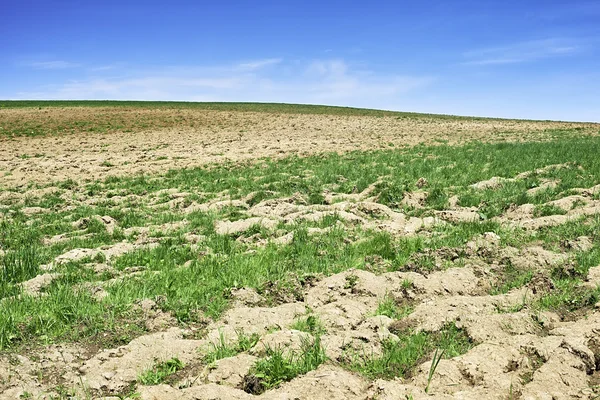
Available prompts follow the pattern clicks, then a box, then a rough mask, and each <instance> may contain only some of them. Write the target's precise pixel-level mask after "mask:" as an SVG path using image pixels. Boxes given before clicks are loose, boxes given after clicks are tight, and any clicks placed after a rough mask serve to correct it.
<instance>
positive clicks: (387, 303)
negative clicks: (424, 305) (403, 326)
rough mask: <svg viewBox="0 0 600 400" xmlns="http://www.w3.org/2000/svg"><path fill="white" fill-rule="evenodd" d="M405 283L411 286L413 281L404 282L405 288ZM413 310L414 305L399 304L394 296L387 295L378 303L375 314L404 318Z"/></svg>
mask: <svg viewBox="0 0 600 400" xmlns="http://www.w3.org/2000/svg"><path fill="white" fill-rule="evenodd" d="M405 285H407V286H409V287H410V285H411V283H410V282H407V283H404V282H403V286H402V287H403V288H404V287H405ZM412 311H413V307H411V306H409V305H407V304H398V301H397V300H396V299H395V298H394V297H393V296H390V295H386V296H385V297H384V298H383V300H382V301H380V302H379V304H378V305H377V310H376V311H375V315H385V316H386V317H389V318H392V319H402V318H404V317H406V316H408V315H409V314H410V313H411V312H412Z"/></svg>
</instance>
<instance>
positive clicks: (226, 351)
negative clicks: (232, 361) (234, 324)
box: [203, 332, 260, 364]
mask: <svg viewBox="0 0 600 400" xmlns="http://www.w3.org/2000/svg"><path fill="white" fill-rule="evenodd" d="M237 334H238V336H237V341H236V342H235V343H233V344H227V342H226V340H225V338H224V336H223V334H222V333H220V335H219V342H218V343H216V344H215V343H211V346H212V349H211V350H210V351H209V352H208V353H207V354H206V355H205V356H204V358H203V361H204V362H205V363H207V364H212V363H214V362H215V361H217V360H221V359H223V358H228V357H233V356H236V355H238V354H239V353H243V352H245V351H248V350H250V349H251V348H253V347H254V346H256V344H257V343H258V341H259V339H260V337H259V336H258V334H256V333H253V334H251V335H249V336H247V335H245V334H244V333H243V332H238V333H237Z"/></svg>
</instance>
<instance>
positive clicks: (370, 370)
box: [348, 324, 474, 380]
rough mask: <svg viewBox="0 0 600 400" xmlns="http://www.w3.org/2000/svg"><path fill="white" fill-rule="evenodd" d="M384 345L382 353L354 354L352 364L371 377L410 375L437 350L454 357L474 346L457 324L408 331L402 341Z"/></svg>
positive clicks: (448, 356)
mask: <svg viewBox="0 0 600 400" xmlns="http://www.w3.org/2000/svg"><path fill="white" fill-rule="evenodd" d="M382 345H383V354H381V355H380V356H374V355H369V354H362V355H359V354H354V355H353V356H352V357H351V361H350V363H349V365H348V367H349V368H350V369H351V370H353V371H357V372H359V373H361V374H362V375H364V376H366V377H367V378H369V379H388V380H389V379H394V378H397V377H399V378H407V377H409V376H410V374H411V373H412V371H413V370H414V368H415V367H416V366H417V365H418V364H419V363H421V362H424V361H426V359H427V358H428V357H430V356H431V354H433V352H434V351H435V350H436V349H439V350H440V351H443V355H444V358H452V357H456V356H458V355H461V354H464V353H466V352H467V351H468V350H469V349H471V348H472V347H473V346H474V344H473V342H472V341H471V339H470V338H469V337H468V336H467V335H466V333H465V332H464V331H462V330H461V329H459V328H457V327H456V325H454V324H449V325H447V326H445V327H444V328H443V329H441V330H440V331H439V332H434V333H428V332H419V333H407V334H405V335H401V336H400V337H399V340H387V341H384V342H383V343H382Z"/></svg>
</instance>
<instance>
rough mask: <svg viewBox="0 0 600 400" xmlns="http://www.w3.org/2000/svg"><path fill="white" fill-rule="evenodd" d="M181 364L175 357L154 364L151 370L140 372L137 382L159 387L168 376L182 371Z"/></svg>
mask: <svg viewBox="0 0 600 400" xmlns="http://www.w3.org/2000/svg"><path fill="white" fill-rule="evenodd" d="M183 367H184V365H183V363H182V362H181V361H180V360H179V359H178V358H176V357H174V358H171V359H170V360H166V361H161V362H158V363H156V364H155V365H154V366H153V367H152V368H150V369H148V370H146V371H144V372H142V373H141V374H140V376H139V377H138V382H139V383H141V384H142V385H160V384H161V383H163V382H164V381H165V380H166V379H167V378H168V377H169V376H171V375H173V374H174V373H176V372H177V371H179V370H181V369H183Z"/></svg>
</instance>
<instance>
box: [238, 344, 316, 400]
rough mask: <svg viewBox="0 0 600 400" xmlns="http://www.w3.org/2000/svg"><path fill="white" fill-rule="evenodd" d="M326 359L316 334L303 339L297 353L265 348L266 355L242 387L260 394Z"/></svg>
mask: <svg viewBox="0 0 600 400" xmlns="http://www.w3.org/2000/svg"><path fill="white" fill-rule="evenodd" d="M326 360H327V357H326V355H325V350H324V349H323V347H322V346H321V339H320V337H318V336H317V337H316V338H315V339H312V340H311V339H305V340H303V342H302V347H301V350H300V352H299V353H296V352H289V353H288V354H284V352H283V350H281V349H267V356H266V357H265V358H263V359H261V360H258V361H257V362H256V364H255V365H254V366H253V367H252V369H251V370H250V372H249V373H248V375H247V376H246V377H245V378H244V381H243V383H242V387H243V389H244V391H246V392H247V393H251V394H261V393H263V392H265V391H266V390H269V389H271V388H274V387H277V386H279V385H280V384H281V383H283V382H288V381H291V380H292V379H294V378H295V377H297V376H298V375H303V374H306V373H307V372H309V371H312V370H314V369H316V368H317V367H318V366H319V365H321V364H322V363H324V362H325V361H326Z"/></svg>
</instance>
